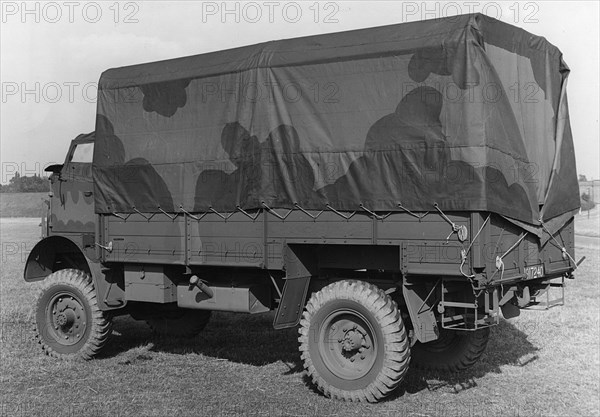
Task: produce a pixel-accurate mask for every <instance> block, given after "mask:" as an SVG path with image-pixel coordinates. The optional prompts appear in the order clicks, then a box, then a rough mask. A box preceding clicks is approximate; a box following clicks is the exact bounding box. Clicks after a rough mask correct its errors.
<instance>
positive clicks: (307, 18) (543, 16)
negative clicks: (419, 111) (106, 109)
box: [0, 0, 600, 184]
mask: <svg viewBox="0 0 600 417" xmlns="http://www.w3.org/2000/svg"><path fill="white" fill-rule="evenodd" d="M0 3H1V12H2V14H1V24H0V54H1V56H0V81H1V86H2V97H1V101H0V106H1V108H0V160H1V163H2V172H1V178H0V183H3V184H5V183H7V182H8V181H9V180H10V178H11V177H12V176H13V175H14V172H15V171H19V172H20V173H21V174H22V175H33V174H34V173H35V174H38V175H39V174H42V173H43V168H44V167H45V166H48V165H50V164H53V163H62V162H63V161H64V157H65V154H66V151H67V149H68V146H69V143H70V141H71V139H73V138H74V137H75V136H77V135H78V134H79V133H84V132H90V131H92V130H93V129H94V120H95V111H96V100H95V99H96V85H97V82H98V79H99V77H100V74H101V73H102V72H103V71H104V70H106V69H108V68H112V67H120V66H126V65H131V64H137V63H142V62H150V61H157V60H162V59H169V58H175V57H180V56H186V55H195V54H201V53H205V52H211V51H217V50H221V49H228V48H233V47H237V46H243V45H249V44H254V43H258V42H264V41H269V40H276V39H284V38H293V37H298V36H305V35H314V34H320V33H328V32H338V31H344V30H351V29H358V28H366V27H373V26H381V25H388V24H395V23H402V22H408V21H415V20H424V19H429V18H437V17H446V16H453V15H456V14H463V13H470V12H481V13H484V14H487V15H489V16H491V17H495V18H499V19H500V20H503V21H505V22H507V23H511V24H513V25H516V26H519V27H522V28H523V29H525V30H527V31H529V32H532V33H534V34H536V35H540V36H543V37H545V38H546V39H548V40H549V41H550V42H551V43H552V44H554V45H556V46H557V47H558V48H559V49H560V50H561V51H562V52H563V55H564V60H565V61H566V63H567V64H568V66H569V67H570V69H571V74H570V76H569V82H568V89H567V90H568V97H569V108H570V117H571V126H572V130H573V138H574V143H575V152H576V160H577V170H578V173H579V174H584V175H586V176H587V178H588V179H592V178H594V179H598V178H600V163H599V157H600V147H599V142H600V139H599V138H600V132H599V123H598V118H599V114H600V104H599V101H600V88H599V80H600V67H599V51H600V45H599V39H600V34H599V27H600V22H599V20H600V18H599V13H600V10H599V2H597V1H524V2H517V1H512V0H511V1H495V2H494V1H481V2H479V1H464V2H463V1H456V2H455V1H452V2H422V1H345V2H344V1H340V2H338V1H323V2H316V1H296V2H293V1H252V2H222V1H202V2H201V1H198V2H192V1H180V2H176V1H169V2H167V1H147V2H135V1H127V2H115V1H106V2H103V1H96V2H93V1H91V2H87V1H84V2H79V1H65V2H60V1H57V2H53V1H51V2H35V1H32V2H21V1H2V2H0Z"/></svg>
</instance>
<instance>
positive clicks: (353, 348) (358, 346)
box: [341, 325, 366, 353]
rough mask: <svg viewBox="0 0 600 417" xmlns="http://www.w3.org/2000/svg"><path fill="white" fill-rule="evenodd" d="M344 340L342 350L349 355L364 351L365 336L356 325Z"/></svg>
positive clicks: (347, 332)
mask: <svg viewBox="0 0 600 417" xmlns="http://www.w3.org/2000/svg"><path fill="white" fill-rule="evenodd" d="M345 333H346V334H345V335H344V338H343V339H342V342H341V343H342V350H343V351H344V352H347V353H355V352H357V351H359V350H362V349H364V345H365V344H366V340H365V334H364V333H363V332H362V331H360V330H358V328H357V326H356V325H355V326H354V328H353V329H351V330H348V331H346V332H345Z"/></svg>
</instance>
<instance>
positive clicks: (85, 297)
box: [35, 269, 112, 360]
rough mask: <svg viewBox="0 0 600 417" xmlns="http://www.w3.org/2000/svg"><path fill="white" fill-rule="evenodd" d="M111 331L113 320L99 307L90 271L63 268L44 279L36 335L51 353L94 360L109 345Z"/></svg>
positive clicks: (46, 350)
mask: <svg viewBox="0 0 600 417" xmlns="http://www.w3.org/2000/svg"><path fill="white" fill-rule="evenodd" d="M111 332H112V321H111V319H110V317H108V316H107V315H106V314H105V313H104V312H103V311H101V310H100V308H99V307H98V301H97V298H96V292H95V290H94V285H93V284H92V280H91V277H90V276H89V275H88V274H87V273H85V272H83V271H80V270H77V269H61V270H59V271H56V272H54V273H52V274H50V275H49V276H48V277H47V278H46V279H45V280H44V281H43V287H42V289H41V291H40V293H39V294H38V297H37V302H36V309H35V337H36V339H37V340H38V343H39V344H40V345H41V346H42V350H43V351H44V352H45V353H46V354H47V355H49V356H52V357H55V358H59V359H67V360H69V359H85V360H89V359H92V358H93V357H94V356H96V355H97V354H98V353H99V352H100V351H101V350H102V348H103V347H104V346H105V345H106V343H107V342H108V339H109V337H110V335H111Z"/></svg>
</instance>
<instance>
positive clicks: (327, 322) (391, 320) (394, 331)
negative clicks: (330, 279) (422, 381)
mask: <svg viewBox="0 0 600 417" xmlns="http://www.w3.org/2000/svg"><path fill="white" fill-rule="evenodd" d="M299 332H300V337H299V339H298V340H299V342H300V351H301V352H302V360H303V361H304V368H305V370H306V372H307V374H308V376H309V377H310V378H311V379H312V381H313V383H314V384H315V385H316V387H317V388H318V389H319V390H320V391H321V392H323V393H324V394H325V395H326V396H328V397H331V398H337V399H342V400H349V401H369V402H377V401H379V400H380V399H382V398H384V397H385V396H387V395H389V394H390V393H391V392H392V391H393V390H394V389H395V388H396V387H397V386H398V385H399V384H400V382H401V381H402V379H403V377H404V375H405V374H406V372H407V370H408V364H409V361H410V346H409V341H408V338H407V335H406V330H405V328H404V324H403V322H402V318H401V317H400V313H399V311H398V306H397V305H396V303H395V302H394V301H392V299H391V298H390V297H389V296H388V295H387V294H386V293H385V292H383V291H382V290H380V289H378V288H377V287H375V286H374V285H371V284H368V283H366V282H362V281H349V280H346V281H339V282H335V283H333V284H330V285H328V286H327V287H325V288H323V289H322V290H320V291H318V292H316V293H314V294H313V295H312V297H311V298H310V300H309V301H308V303H307V304H306V309H305V311H304V314H303V317H302V320H301V322H300V330H299Z"/></svg>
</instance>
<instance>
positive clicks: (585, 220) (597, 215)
mask: <svg viewBox="0 0 600 417" xmlns="http://www.w3.org/2000/svg"><path fill="white" fill-rule="evenodd" d="M575 233H576V234H578V235H583V236H595V237H600V205H597V206H596V207H594V208H593V209H592V210H590V211H589V212H588V211H583V212H581V213H580V214H578V215H577V216H575Z"/></svg>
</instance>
